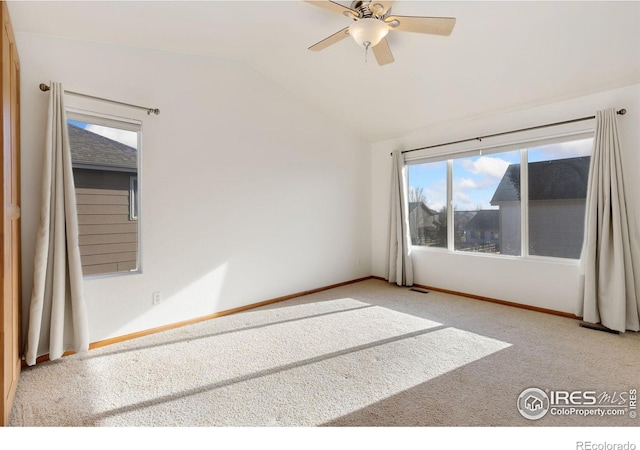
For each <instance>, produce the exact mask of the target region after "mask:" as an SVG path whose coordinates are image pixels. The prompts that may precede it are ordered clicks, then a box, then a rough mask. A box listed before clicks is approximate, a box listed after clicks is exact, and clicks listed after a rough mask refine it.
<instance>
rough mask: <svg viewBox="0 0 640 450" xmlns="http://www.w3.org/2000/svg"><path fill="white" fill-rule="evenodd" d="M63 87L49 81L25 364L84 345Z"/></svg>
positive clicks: (85, 329) (86, 340) (86, 337)
mask: <svg viewBox="0 0 640 450" xmlns="http://www.w3.org/2000/svg"><path fill="white" fill-rule="evenodd" d="M63 92H64V91H63V89H62V86H61V85H60V83H51V90H50V95H51V96H50V99H49V121H48V125H47V134H46V143H45V154H44V161H43V172H42V183H43V184H42V203H41V209H40V225H39V228H38V234H37V236H36V252H35V259H34V277H33V278H34V279H33V291H32V294H31V304H30V308H29V327H28V332H27V347H26V362H27V364H28V365H30V366H32V365H34V364H35V363H36V358H37V357H38V356H41V355H44V354H47V353H48V354H49V359H51V360H53V359H57V358H60V357H61V356H62V355H63V353H64V352H65V351H67V350H73V351H76V352H79V351H83V350H86V349H88V347H89V331H88V323H87V317H86V308H85V303H84V294H83V281H82V265H81V262H80V250H79V247H78V216H77V209H76V197H75V187H74V184H73V172H72V169H71V152H70V149H69V137H68V131H67V120H66V112H65V107H64V98H63Z"/></svg>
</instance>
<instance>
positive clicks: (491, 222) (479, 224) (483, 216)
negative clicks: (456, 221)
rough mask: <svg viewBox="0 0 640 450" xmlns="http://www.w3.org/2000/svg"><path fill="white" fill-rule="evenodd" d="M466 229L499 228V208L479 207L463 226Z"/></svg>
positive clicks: (487, 229) (483, 229)
mask: <svg viewBox="0 0 640 450" xmlns="http://www.w3.org/2000/svg"><path fill="white" fill-rule="evenodd" d="M465 228H466V229H467V230H482V231H485V230H486V231H491V230H496V231H497V230H499V229H500V210H498V209H481V210H480V211H478V212H477V213H476V215H475V216H473V219H471V220H470V221H469V223H468V224H467V226H466V227H465Z"/></svg>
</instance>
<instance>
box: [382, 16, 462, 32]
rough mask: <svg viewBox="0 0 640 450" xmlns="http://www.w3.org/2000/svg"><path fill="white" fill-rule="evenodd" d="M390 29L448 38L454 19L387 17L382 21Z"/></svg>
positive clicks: (454, 22)
mask: <svg viewBox="0 0 640 450" xmlns="http://www.w3.org/2000/svg"><path fill="white" fill-rule="evenodd" d="M384 21H385V22H386V23H387V24H388V25H389V26H390V27H391V28H392V29H394V30H399V31H411V32H414V33H424V34H437V35H439V36H449V35H450V34H451V32H452V31H453V26H454V25H455V24H456V19H455V18H454V17H419V16H396V15H393V16H389V17H387V18H386V19H385V20H384Z"/></svg>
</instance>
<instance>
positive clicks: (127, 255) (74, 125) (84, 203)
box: [67, 112, 140, 275]
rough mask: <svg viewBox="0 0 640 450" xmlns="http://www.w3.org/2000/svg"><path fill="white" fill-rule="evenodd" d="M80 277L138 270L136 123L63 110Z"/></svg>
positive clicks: (138, 134) (137, 132)
mask: <svg viewBox="0 0 640 450" xmlns="http://www.w3.org/2000/svg"><path fill="white" fill-rule="evenodd" d="M67 115H68V130H69V144H70V148H71V160H72V167H73V178H74V183H75V189H76V201H77V205H78V225H79V232H80V235H79V244H80V256H81V259H82V270H83V274H84V275H99V274H112V273H123V272H126V273H130V272H136V271H138V270H139V269H140V251H139V249H140V247H139V192H138V185H139V174H138V161H139V149H140V125H139V124H136V123H133V122H124V121H122V122H121V121H118V120H114V119H111V118H104V117H100V116H97V115H96V116H92V115H87V114H80V113H74V112H68V113H67Z"/></svg>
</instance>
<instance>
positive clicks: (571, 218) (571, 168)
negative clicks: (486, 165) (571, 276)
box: [527, 139, 593, 259]
mask: <svg viewBox="0 0 640 450" xmlns="http://www.w3.org/2000/svg"><path fill="white" fill-rule="evenodd" d="M592 143H593V139H582V140H576V141H572V142H566V143H560V144H555V145H546V146H541V147H536V148H532V149H529V151H528V152H527V154H528V163H527V165H528V172H529V173H528V177H529V215H528V218H529V254H530V255H538V256H556V257H561V258H575V259H578V258H580V251H581V250H582V240H583V237H584V214H585V205H586V197H587V180H588V177H589V162H590V161H591V156H590V155H591V146H592Z"/></svg>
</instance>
